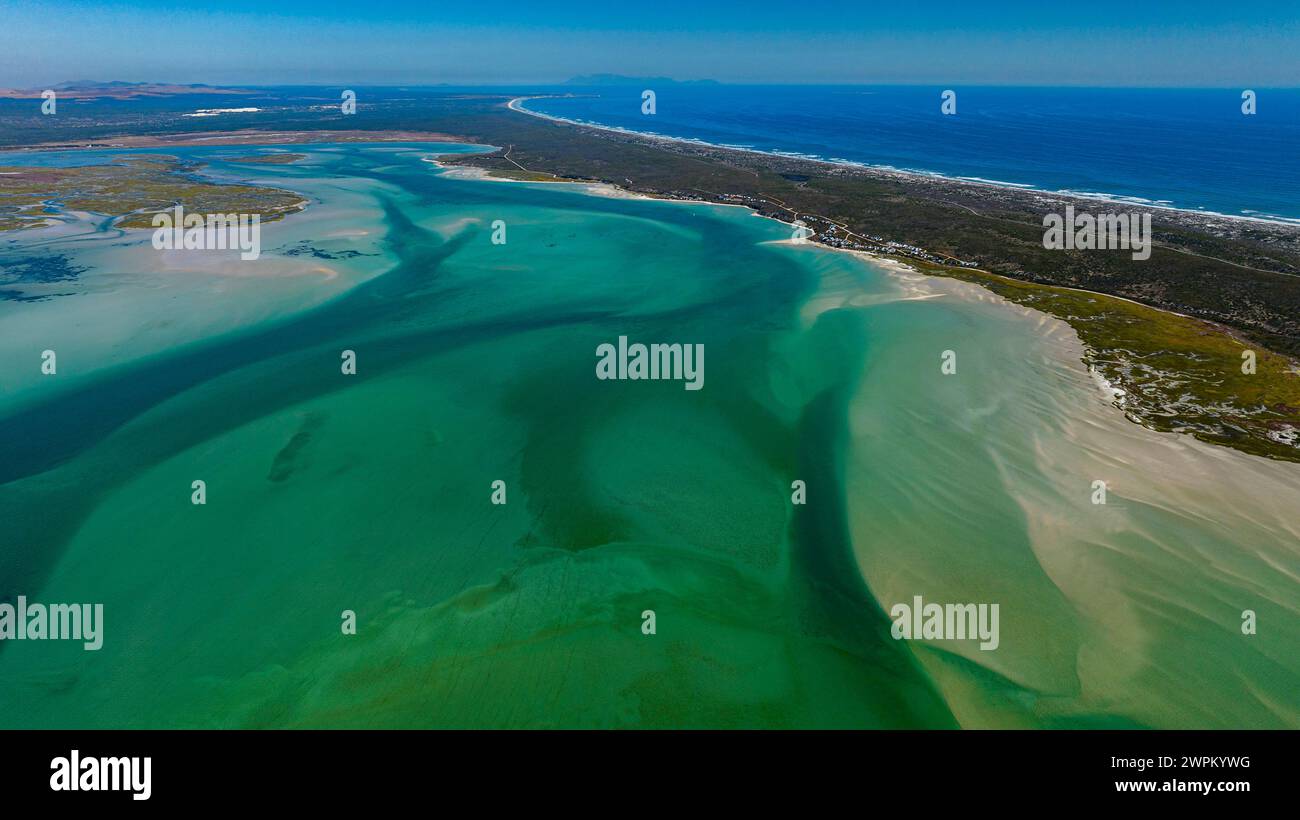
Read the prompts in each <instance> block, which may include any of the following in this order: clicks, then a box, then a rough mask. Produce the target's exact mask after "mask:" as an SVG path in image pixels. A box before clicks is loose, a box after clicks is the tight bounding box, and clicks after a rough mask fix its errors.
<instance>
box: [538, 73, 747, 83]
mask: <svg viewBox="0 0 1300 820" xmlns="http://www.w3.org/2000/svg"><path fill="white" fill-rule="evenodd" d="M564 85H659V86H664V85H721V83H719V82H718V81H717V80H674V79H671V78H669V77H625V76H623V75H622V74H581V75H579V76H577V77H573V78H572V79H569V80H566V81H565V82H564Z"/></svg>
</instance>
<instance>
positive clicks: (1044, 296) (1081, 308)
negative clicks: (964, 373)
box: [900, 259, 1300, 462]
mask: <svg viewBox="0 0 1300 820" xmlns="http://www.w3.org/2000/svg"><path fill="white" fill-rule="evenodd" d="M900 261H904V262H906V263H907V264H909V265H911V266H913V267H915V268H917V269H918V270H921V271H923V272H925V273H929V274H933V275H936V276H949V277H953V278H955V279H962V280H964V281H967V282H974V283H976V284H978V285H982V286H983V287H985V288H988V289H989V290H991V291H993V292H994V293H996V294H998V295H999V296H1001V297H1003V298H1004V299H1007V300H1008V301H1010V302H1014V303H1016V304H1018V305H1025V306H1027V307H1032V308H1034V309H1035V310H1040V311H1042V312H1044V313H1049V314H1051V315H1052V316H1055V317H1057V318H1058V319H1062V320H1064V321H1066V322H1068V323H1069V324H1070V326H1071V327H1073V328H1074V329H1075V331H1076V332H1077V333H1078V334H1079V338H1080V339H1081V340H1082V341H1083V344H1084V346H1085V348H1086V353H1085V355H1084V361H1085V362H1086V363H1087V364H1088V365H1089V366H1091V367H1094V368H1096V370H1097V372H1098V373H1100V374H1101V376H1102V377H1103V378H1105V379H1106V380H1107V381H1108V382H1110V383H1111V385H1112V386H1114V387H1117V388H1119V389H1121V390H1124V391H1125V393H1126V395H1125V396H1124V399H1123V404H1122V405H1121V406H1122V407H1123V408H1124V410H1125V412H1126V414H1127V415H1128V417H1129V418H1130V419H1132V420H1133V421H1135V422H1138V423H1140V424H1143V425H1145V426H1147V427H1151V428H1153V429H1156V430H1163V431H1167V432H1169V431H1179V432H1188V433H1191V434H1192V435H1194V436H1196V437H1197V438H1199V439H1202V440H1203V441H1210V442H1214V443H1216V444H1224V445H1227V446H1230V447H1234V448H1236V449H1238V450H1243V451H1245V452H1249V453H1254V454H1256V455H1266V456H1272V457H1274V458H1280V459H1284V460H1287V461H1297V462H1300V448H1297V447H1296V446H1294V445H1292V444H1287V443H1285V441H1283V440H1280V439H1284V438H1286V437H1288V436H1294V435H1296V434H1300V375H1298V374H1297V372H1296V370H1295V366H1294V365H1293V364H1292V363H1291V362H1290V361H1289V360H1288V359H1287V358H1286V357H1285V356H1280V355H1278V354H1276V353H1273V352H1270V351H1268V350H1264V349H1262V348H1258V347H1252V346H1251V345H1248V344H1246V343H1244V342H1243V341H1241V340H1240V339H1238V338H1236V336H1234V335H1233V334H1231V333H1229V332H1227V331H1226V330H1225V329H1224V328H1222V327H1218V326H1215V325H1213V324H1210V323H1208V322H1204V321H1201V320H1200V319H1195V318H1192V317H1188V316H1180V315H1178V314H1175V313H1169V312H1166V311H1161V310H1155V309H1153V308H1150V307H1147V306H1146V305H1140V304H1136V303H1134V302H1127V301H1124V300H1122V299H1116V298H1114V297H1111V296H1106V295H1103V294H1099V293H1090V292H1087V291H1080V290H1071V289H1068V288H1061V287H1053V286H1050V285H1040V284H1036V283H1033V282H1022V281H1018V280H1016V279H1012V278H1010V277H1006V276H1000V275H998V274H994V273H989V272H987V271H982V270H973V269H970V268H954V267H947V266H942V265H933V264H928V263H924V262H917V261H916V260H913V259H900ZM1247 350H1253V351H1254V353H1255V372H1254V373H1246V372H1243V364H1244V361H1243V358H1242V354H1243V352H1245V351H1247Z"/></svg>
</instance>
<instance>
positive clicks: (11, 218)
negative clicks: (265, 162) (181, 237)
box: [0, 155, 306, 230]
mask: <svg viewBox="0 0 1300 820" xmlns="http://www.w3.org/2000/svg"><path fill="white" fill-rule="evenodd" d="M194 171H195V167H194V166H190V165H185V164H183V163H181V162H180V161H179V160H178V159H176V158H175V157H169V156H159V155H149V156H123V157H118V158H116V159H114V160H113V161H112V162H110V163H107V164H104V165H87V166H80V167H73V168H44V167H21V166H7V167H0V230H19V229H22V228H32V227H40V226H42V225H46V224H49V222H50V218H51V217H55V216H57V215H58V214H59V213H60V212H62V211H88V212H90V213H97V214H104V215H106V216H113V217H120V218H119V219H118V220H117V222H116V225H117V227H119V228H151V227H153V223H152V219H153V216H154V214H156V213H159V212H161V211H166V210H170V209H171V208H174V207H175V206H177V205H180V206H182V207H183V208H184V209H185V211H186V212H187V213H197V214H209V213H222V214H225V213H245V214H260V215H261V218H262V221H264V222H265V221H272V220H276V219H280V218H282V217H283V216H284V215H285V214H287V213H292V212H294V211H298V210H301V209H302V207H303V206H304V205H305V204H306V200H304V199H303V198H302V197H301V196H299V195H298V194H295V193H293V192H292V191H284V190H280V189H278V188H266V187H261V186H255V185H230V184H223V183H217V182H213V181H210V180H206V179H203V178H202V177H200V176H198V175H197V174H196V173H194Z"/></svg>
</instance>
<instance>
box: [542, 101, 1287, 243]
mask: <svg viewBox="0 0 1300 820" xmlns="http://www.w3.org/2000/svg"><path fill="white" fill-rule="evenodd" d="M642 90H643V88H642V86H641V85H637V86H603V87H592V88H579V87H570V88H564V89H553V90H552V91H551V92H550V93H570V94H574V95H575V96H572V97H565V98H550V99H532V100H529V101H528V102H527V103H525V107H527V108H529V109H531V110H533V111H537V112H540V113H544V114H548V115H551V116H556V117H563V118H566V119H571V120H576V121H581V122H588V123H595V124H600V125H606V126H612V127H616V128H625V129H630V130H634V131H639V132H643V133H652V134H659V135H662V136H668V137H677V138H685V139H696V140H701V141H703V142H708V143H713V144H717V145H726V146H733V147H740V148H751V149H757V150H762V151H774V152H784V153H790V154H797V155H803V156H808V157H814V158H818V159H828V160H840V161H848V162H857V163H864V164H868V165H879V166H887V167H892V168H898V169H902V170H912V171H924V172H931V173H937V174H942V175H944V176H952V177H969V178H976V179H983V180H991V181H998V182H1003V183H1010V184H1014V185H1024V186H1030V187H1034V188H1040V189H1044V190H1050V191H1073V192H1077V193H1089V194H1102V195H1107V196H1111V197H1116V198H1129V199H1133V200H1137V201H1139V202H1150V203H1155V204H1158V205H1163V206H1168V207H1176V208H1185V209H1193V210H1205V211H1214V212H1218V213H1225V214H1234V215H1246V216H1265V217H1275V218H1276V217H1281V218H1287V219H1297V220H1300V89H1297V88H1291V89H1262V88H1261V89H1253V90H1254V91H1255V93H1256V105H1257V113H1255V114H1254V115H1251V116H1247V115H1244V114H1243V113H1242V97H1241V94H1242V89H1089V88H1007V87H974V88H967V87H956V88H954V89H953V90H954V91H955V92H956V106H957V111H956V114H953V115H945V114H943V113H941V111H940V104H941V102H942V100H941V93H942V92H943V91H944V89H943V88H940V87H919V86H743V85H708V84H701V85H693V84H668V85H660V86H658V87H653V84H652V90H654V91H655V94H656V99H655V103H656V111H655V113H654V114H652V115H647V114H643V113H642V112H641V108H642V96H641V92H642Z"/></svg>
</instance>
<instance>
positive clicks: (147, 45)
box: [0, 0, 1300, 87]
mask: <svg viewBox="0 0 1300 820" xmlns="http://www.w3.org/2000/svg"><path fill="white" fill-rule="evenodd" d="M591 73H616V74H628V75H634V76H647V75H653V76H669V77H676V78H679V79H695V78H710V79H717V80H721V81H724V82H757V83H770V82H793V83H818V82H824V83H918V84H929V83H938V84H945V85H963V84H964V85H975V84H1012V85H1121V86H1227V87H1269V86H1296V85H1300V0H1284V1H1282V0H1215V2H1205V1H1204V0H1183V2H1169V1H1164V2H1161V1H1159V0H1157V2H1145V3H1142V2H1099V1H1098V0H1087V1H1086V2H1070V1H1069V0H1055V2H1050V1H1045V0H1040V1H1039V2H1022V0H1004V2H994V1H993V0H990V1H989V2H979V0H963V1H962V2H948V0H922V1H921V2H915V1H914V0H911V1H910V0H891V2H888V3H878V2H872V1H871V0H858V2H837V1H836V0H830V1H829V2H823V3H791V2H780V3H777V2H765V0H752V1H751V2H732V1H731V0H717V1H715V2H709V0H689V1H687V0H652V1H650V2H629V0H604V1H603V2H585V3H578V2H568V1H567V0H550V2H547V1H546V0H533V2H514V0H489V2H476V1H475V0H461V2H457V3H445V2H439V1H438V0H425V2H418V3H417V2H384V0H371V2H351V3H343V2H331V0H316V1H315V2H303V1H302V0H261V1H260V2H247V1H246V0H203V2H198V3H193V4H187V3H183V2H177V0H172V2H157V1H156V0H135V2H131V3H118V2H94V0H79V2H75V3H74V2H69V0H62V2H56V3H45V2H28V1H27V0H0V87H2V86H18V87H37V86H45V85H50V84H53V83H57V82H61V81H64V80H76V79H95V80H109V79H119V80H136V81H145V80H149V81H169V82H209V83H227V84H259V85H275V84H288V83H305V84H312V83H319V84H330V85H380V84H430V85H432V84H437V83H454V84H522V83H550V82H558V81H563V80H565V79H567V78H569V77H570V76H573V75H576V74H591Z"/></svg>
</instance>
